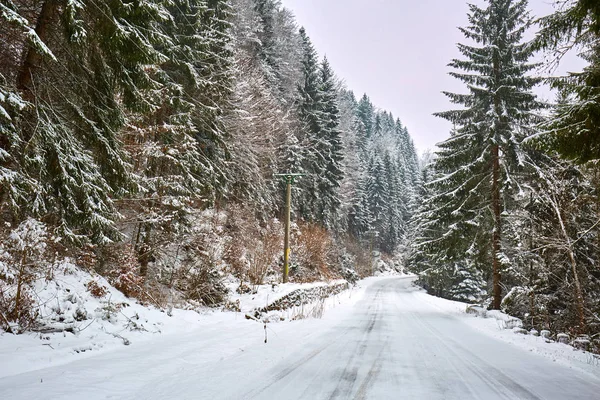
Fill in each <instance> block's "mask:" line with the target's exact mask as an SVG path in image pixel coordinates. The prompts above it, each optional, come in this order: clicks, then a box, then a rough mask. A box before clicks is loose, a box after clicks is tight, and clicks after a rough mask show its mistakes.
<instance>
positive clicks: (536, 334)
mask: <svg viewBox="0 0 600 400" xmlns="http://www.w3.org/2000/svg"><path fill="white" fill-rule="evenodd" d="M529 334H530V335H531V336H540V333H539V332H538V331H537V330H535V329H532V330H530V331H529Z"/></svg>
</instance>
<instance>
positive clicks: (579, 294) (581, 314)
mask: <svg viewBox="0 0 600 400" xmlns="http://www.w3.org/2000/svg"><path fill="white" fill-rule="evenodd" d="M552 206H553V207H554V211H555V212H556V216H557V217H558V222H559V223H560V229H561V231H562V234H563V236H564V238H565V241H566V242H567V250H568V253H569V260H570V261H571V271H572V272H573V280H574V281H575V301H576V303H577V316H578V318H579V326H578V331H579V333H585V331H586V323H585V307H584V304H583V290H582V289H581V282H580V281H579V273H578V272H577V261H576V260H575V253H574V251H573V243H571V238H570V237H569V234H568V233H567V228H566V227H565V224H564V221H563V217H562V214H561V212H560V208H559V207H558V201H557V200H556V198H555V197H553V198H552Z"/></svg>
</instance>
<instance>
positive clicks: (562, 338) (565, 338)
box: [556, 333, 569, 344]
mask: <svg viewBox="0 0 600 400" xmlns="http://www.w3.org/2000/svg"><path fill="white" fill-rule="evenodd" d="M556 341H557V342H558V343H563V344H569V335H567V334H566V333H559V334H558V335H556Z"/></svg>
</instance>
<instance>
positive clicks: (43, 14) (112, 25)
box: [0, 1, 166, 243]
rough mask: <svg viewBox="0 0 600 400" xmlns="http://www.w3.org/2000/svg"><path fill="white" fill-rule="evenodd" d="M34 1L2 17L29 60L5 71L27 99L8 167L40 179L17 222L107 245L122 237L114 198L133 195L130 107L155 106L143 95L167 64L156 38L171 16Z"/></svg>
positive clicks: (142, 6) (8, 145) (150, 7)
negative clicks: (155, 69) (125, 144)
mask: <svg viewBox="0 0 600 400" xmlns="http://www.w3.org/2000/svg"><path fill="white" fill-rule="evenodd" d="M33 3H38V2H31V1H24V2H20V3H19V7H17V6H15V4H14V3H12V2H11V5H10V6H5V5H2V11H3V12H2V13H1V14H0V15H2V17H0V18H2V19H4V20H5V22H4V23H6V22H8V23H9V24H10V25H11V26H12V27H13V30H14V31H15V32H17V33H15V36H14V37H15V38H16V39H15V40H16V42H14V43H11V44H7V45H10V46H14V48H18V49H20V51H21V55H22V57H19V58H15V59H14V60H16V63H12V64H11V63H8V64H6V65H3V68H2V71H0V73H1V74H2V75H3V76H5V77H7V78H8V79H7V80H6V85H5V88H7V89H8V91H10V93H12V95H10V97H12V98H18V97H21V98H23V99H24V100H25V101H26V102H27V103H28V105H26V106H24V107H17V108H12V111H13V112H14V114H12V115H11V116H10V117H11V120H12V121H13V123H14V125H13V126H14V128H15V129H14V130H13V132H15V133H16V134H17V135H13V136H12V137H9V140H10V142H8V141H5V143H3V144H2V148H3V149H4V150H5V151H6V152H7V153H8V154H9V155H10V157H8V158H7V157H4V158H5V159H6V160H10V161H9V164H6V165H4V167H8V168H10V169H11V170H12V171H13V172H15V173H17V174H20V175H21V176H22V177H23V178H24V182H30V183H32V184H31V185H29V187H30V188H31V189H33V190H32V191H30V192H29V193H28V196H27V197H26V198H21V199H20V201H23V202H20V203H19V204H18V208H19V211H20V215H19V216H18V219H22V218H24V217H25V216H27V215H33V216H44V219H45V222H47V223H49V224H50V225H51V226H55V227H58V228H59V229H60V230H61V231H62V232H63V234H64V236H65V237H66V238H67V239H69V240H70V241H72V242H73V241H86V240H89V239H91V240H92V241H93V242H95V243H107V242H109V241H110V240H111V239H115V238H116V237H117V236H118V233H117V232H116V230H115V226H114V219H115V218H116V214H115V207H114V200H115V199H117V198H119V197H122V196H123V195H125V194H126V193H127V192H128V191H131V190H132V189H133V185H132V179H131V175H130V173H129V165H128V162H127V160H126V156H125V154H124V153H123V151H122V148H121V146H120V143H119V140H118V132H119V130H120V128H121V127H122V126H123V125H124V123H125V113H126V110H130V111H136V112H138V111H139V112H141V111H147V110H150V109H152V108H153V107H154V104H152V103H151V102H149V101H147V99H146V97H145V96H144V95H143V89H150V88H156V87H157V86H158V84H157V82H156V81H154V80H153V79H152V77H151V74H150V72H149V70H148V69H146V67H147V66H148V65H155V64H157V63H158V62H160V61H162V60H163V59H164V57H163V55H162V54H160V53H159V52H158V51H156V49H155V46H154V44H155V43H156V42H158V41H160V40H162V39H163V38H161V37H160V35H154V34H151V32H155V31H156V29H157V23H156V21H161V20H162V18H163V16H164V15H166V13H165V12H164V11H165V10H164V9H163V8H162V7H161V6H160V5H156V4H151V3H148V2H141V3H139V4H135V5H132V6H129V5H126V4H124V3H123V2H122V1H112V2H109V3H106V2H100V1H90V2H81V1H70V2H68V3H66V4H64V5H63V4H61V2H56V1H44V2H39V3H40V4H39V5H40V7H39V8H37V7H32V6H33ZM30 10H36V11H33V12H32V11H30ZM4 23H3V24H2V25H4ZM29 26H35V35H31V34H30V32H31V31H30V30H29V28H28V27H29ZM2 45H5V43H4V42H3V43H2ZM2 54H5V52H4V51H2ZM20 60H23V62H21V61H20ZM11 191H12V192H13V193H14V191H13V190H12V189H11V190H9V192H11ZM12 197H13V200H15V201H16V198H15V197H14V196H12Z"/></svg>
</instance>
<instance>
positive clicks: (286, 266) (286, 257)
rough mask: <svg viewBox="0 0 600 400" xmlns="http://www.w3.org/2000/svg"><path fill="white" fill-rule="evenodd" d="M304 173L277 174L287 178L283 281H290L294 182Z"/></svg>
mask: <svg viewBox="0 0 600 400" xmlns="http://www.w3.org/2000/svg"><path fill="white" fill-rule="evenodd" d="M302 175H304V174H290V173H288V174H275V176H281V177H283V178H285V182H286V196H285V238H284V242H283V283H286V282H287V281H288V273H289V269H290V215H291V209H292V183H294V181H295V179H296V178H298V177H300V176H302Z"/></svg>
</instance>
